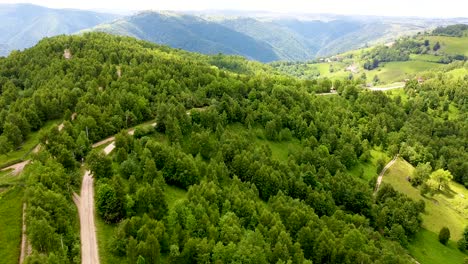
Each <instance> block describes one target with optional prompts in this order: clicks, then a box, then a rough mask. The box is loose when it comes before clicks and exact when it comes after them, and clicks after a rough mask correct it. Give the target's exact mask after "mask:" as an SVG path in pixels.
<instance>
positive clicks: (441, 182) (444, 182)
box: [427, 169, 453, 192]
mask: <svg viewBox="0 0 468 264" xmlns="http://www.w3.org/2000/svg"><path fill="white" fill-rule="evenodd" d="M452 178H453V176H452V174H451V173H450V171H446V170H443V169H438V170H436V171H434V172H433V173H431V175H430V176H429V179H428V181H427V185H428V186H429V188H430V189H431V190H432V191H433V192H435V191H440V190H443V189H446V188H447V186H448V183H449V182H450V181H451V180H452Z"/></svg>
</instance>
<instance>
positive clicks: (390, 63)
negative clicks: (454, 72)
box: [271, 26, 468, 86]
mask: <svg viewBox="0 0 468 264" xmlns="http://www.w3.org/2000/svg"><path fill="white" fill-rule="evenodd" d="M451 27H452V26H449V27H447V28H451ZM443 29H444V28H443V27H440V28H438V29H437V30H435V31H434V33H426V34H417V35H414V36H411V37H403V38H400V39H397V40H396V41H394V42H391V43H388V44H387V45H375V46H372V47H369V48H365V49H358V50H354V51H349V52H346V53H342V54H339V55H335V56H332V57H328V58H322V59H320V60H315V61H311V62H305V63H304V62H297V63H293V62H277V63H272V64H271V65H272V66H273V67H274V68H276V69H277V70H279V71H281V72H283V73H286V74H290V75H292V76H295V77H299V78H302V79H314V78H331V79H333V80H337V79H342V78H354V79H360V80H361V81H362V82H363V84H367V85H368V86H372V85H376V86H381V85H385V84H391V83H394V82H403V81H405V80H407V79H412V78H418V77H421V74H422V73H423V72H425V71H431V70H435V69H438V68H445V67H446V66H447V65H448V64H450V63H456V62H461V63H463V62H464V61H466V59H467V58H468V37H466V34H467V32H468V31H466V30H465V31H461V33H460V31H457V33H456V34H457V35H459V36H446V35H438V34H437V31H441V30H443Z"/></svg>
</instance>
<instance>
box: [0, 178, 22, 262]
mask: <svg viewBox="0 0 468 264" xmlns="http://www.w3.org/2000/svg"><path fill="white" fill-rule="evenodd" d="M23 194H24V191H23V189H22V188H19V187H13V188H10V189H8V190H7V191H5V192H3V193H0V262H1V263H17V262H18V259H19V256H20V251H21V228H22V222H23V221H22V208H23Z"/></svg>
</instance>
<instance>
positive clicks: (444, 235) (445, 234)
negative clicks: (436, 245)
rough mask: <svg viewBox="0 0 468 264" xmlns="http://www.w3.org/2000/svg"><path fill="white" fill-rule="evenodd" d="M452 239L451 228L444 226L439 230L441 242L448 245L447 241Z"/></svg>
mask: <svg viewBox="0 0 468 264" xmlns="http://www.w3.org/2000/svg"><path fill="white" fill-rule="evenodd" d="M449 239H450V230H449V229H448V227H445V226H444V227H442V229H440V232H439V242H440V243H442V244H444V245H447V242H448V241H449Z"/></svg>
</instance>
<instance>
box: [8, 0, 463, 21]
mask: <svg viewBox="0 0 468 264" xmlns="http://www.w3.org/2000/svg"><path fill="white" fill-rule="evenodd" d="M23 2H29V3H33V4H38V5H43V6H47V7H55V8H79V9H121V10H145V9H154V10H180V11H183V10H207V9H234V10H255V11H273V12H284V13H288V12H306V13H333V14H358V15H388V16H420V17H468V1H467V0H279V1H278V0H169V1H167V0H164V1H161V0H126V1H121V0H114V1H110V0H104V1H101V0H26V1H25V0H23V1H18V0H0V3H23Z"/></svg>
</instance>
